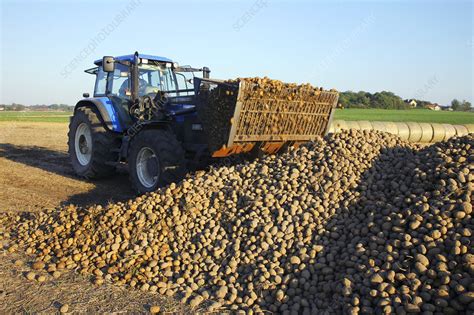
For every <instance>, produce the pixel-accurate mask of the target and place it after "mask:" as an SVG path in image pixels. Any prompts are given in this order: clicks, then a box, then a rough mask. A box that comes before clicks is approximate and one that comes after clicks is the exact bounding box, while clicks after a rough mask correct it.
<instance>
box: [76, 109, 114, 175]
mask: <svg viewBox="0 0 474 315" xmlns="http://www.w3.org/2000/svg"><path fill="white" fill-rule="evenodd" d="M68 147H69V156H70V159H71V164H72V167H73V168H74V171H75V172H76V174H77V175H79V176H82V177H85V178H89V179H92V178H100V177H105V176H108V175H111V174H112V173H113V172H114V171H115V166H114V165H113V163H114V162H117V161H118V152H117V149H118V148H119V147H120V138H119V137H118V136H117V135H116V134H114V133H113V132H111V131H109V130H107V129H106V128H105V127H104V126H103V125H102V122H101V121H100V119H99V114H98V113H97V111H96V110H94V109H92V108H90V107H80V108H78V109H77V110H76V111H75V113H74V116H73V117H72V119H71V123H70V124H69V133H68Z"/></svg>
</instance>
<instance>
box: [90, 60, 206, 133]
mask: <svg viewBox="0 0 474 315" xmlns="http://www.w3.org/2000/svg"><path fill="white" fill-rule="evenodd" d="M94 63H95V64H96V67H94V68H91V69H88V70H86V71H85V72H86V73H89V74H93V75H95V76H96V82H95V86H94V95H93V97H94V98H95V99H97V100H99V101H104V102H106V103H107V102H108V103H111V105H112V107H113V108H112V111H113V112H114V114H115V115H114V116H116V117H117V119H118V123H117V124H121V125H123V127H122V128H121V130H114V131H122V130H125V129H128V128H129V127H130V126H131V125H133V124H134V123H136V122H137V121H143V122H145V121H146V122H147V123H150V122H151V121H162V120H166V118H167V116H169V115H181V114H186V113H190V112H193V111H194V107H195V99H194V91H195V90H194V88H193V85H192V78H193V77H194V73H195V72H201V71H202V72H203V76H204V77H206V76H207V77H208V76H209V72H210V71H209V69H208V68H206V67H204V68H202V69H196V68H192V67H179V66H178V64H177V63H174V62H173V61H172V60H171V59H168V58H165V57H160V56H151V55H144V54H138V53H135V54H133V55H125V56H119V57H107V56H106V57H104V58H102V59H99V60H96V61H95V62H94ZM190 73H191V75H192V76H191V78H190V76H189V74H190Z"/></svg>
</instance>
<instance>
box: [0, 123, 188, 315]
mask: <svg viewBox="0 0 474 315" xmlns="http://www.w3.org/2000/svg"><path fill="white" fill-rule="evenodd" d="M67 128H68V125H67V124H57V123H30V122H0V212H3V213H5V212H7V213H12V212H21V211H31V212H35V211H39V210H41V209H42V208H45V207H57V206H60V205H62V204H68V203H74V204H77V205H81V206H87V205H88V204H94V203H98V204H106V203H107V202H109V201H119V200H124V199H128V198H130V197H133V196H134V194H133V192H132V190H131V189H130V185H129V182H128V175H127V173H126V171H125V170H121V171H120V172H119V174H118V175H117V176H115V177H113V178H110V179H108V180H102V181H98V182H90V181H85V180H82V179H80V178H77V177H75V176H74V175H73V172H72V169H71V167H70V166H69V160H68V156H67V144H66V143H67V139H66V134H67ZM15 262H16V263H15ZM21 263H22V264H21ZM28 263H31V259H30V258H29V257H27V256H26V255H24V254H22V253H20V252H19V253H14V254H11V253H7V252H3V253H2V255H1V256H0V314H5V313H25V312H26V313H38V312H41V313H52V312H57V311H58V309H59V308H60V307H61V305H62V304H64V303H67V304H68V305H69V309H70V311H75V312H77V311H80V312H88V313H90V312H93V313H95V312H101V313H103V312H124V311H126V312H130V313H143V312H148V311H149V308H150V306H151V305H160V306H161V308H162V309H163V310H170V311H173V312H178V313H183V312H185V311H184V310H183V307H182V306H181V305H180V304H179V303H177V302H176V301H173V300H172V299H171V298H168V297H163V296H160V295H159V294H154V293H143V292H140V291H130V290H125V289H123V288H120V287H117V286H111V285H103V286H100V287H97V286H95V285H93V284H92V283H91V282H90V281H89V279H88V278H85V277H82V276H80V275H78V274H77V273H74V272H68V273H64V274H63V275H62V276H61V277H60V278H59V279H53V278H52V277H51V275H48V274H47V273H46V272H45V273H44V275H45V276H46V281H45V282H43V283H38V282H36V281H33V282H32V281H29V280H27V279H26V278H25V271H26V270H27V269H28V268H27V267H26V266H25V265H26V264H28Z"/></svg>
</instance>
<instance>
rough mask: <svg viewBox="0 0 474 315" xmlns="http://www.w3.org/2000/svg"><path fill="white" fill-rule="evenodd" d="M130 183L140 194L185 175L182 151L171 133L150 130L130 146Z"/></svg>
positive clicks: (139, 134) (137, 136) (175, 180)
mask: <svg viewBox="0 0 474 315" xmlns="http://www.w3.org/2000/svg"><path fill="white" fill-rule="evenodd" d="M128 164H129V168H130V180H131V182H132V185H133V186H134V188H135V189H136V190H137V191H138V192H139V193H146V192H150V191H154V190H156V189H157V188H158V187H163V186H166V185H168V184H171V183H173V182H177V181H179V180H181V179H182V178H183V177H184V175H185V174H186V168H185V165H186V163H185V158H184V150H183V148H182V146H181V144H180V143H179V142H178V140H177V139H176V137H175V136H174V134H173V133H171V132H169V131H166V130H159V129H149V130H144V131H142V132H140V133H138V134H137V135H136V136H135V137H134V138H133V139H132V141H131V143H130V151H129V158H128Z"/></svg>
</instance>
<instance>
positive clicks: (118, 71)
mask: <svg viewBox="0 0 474 315" xmlns="http://www.w3.org/2000/svg"><path fill="white" fill-rule="evenodd" d="M109 81H110V84H111V86H110V87H109V91H110V94H112V95H115V96H118V97H121V98H130V95H132V94H131V80H130V69H129V67H127V66H125V65H122V64H119V63H117V64H116V65H115V70H114V72H113V73H110V77H109Z"/></svg>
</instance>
